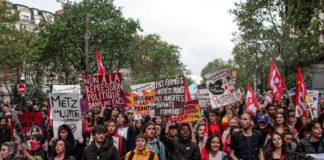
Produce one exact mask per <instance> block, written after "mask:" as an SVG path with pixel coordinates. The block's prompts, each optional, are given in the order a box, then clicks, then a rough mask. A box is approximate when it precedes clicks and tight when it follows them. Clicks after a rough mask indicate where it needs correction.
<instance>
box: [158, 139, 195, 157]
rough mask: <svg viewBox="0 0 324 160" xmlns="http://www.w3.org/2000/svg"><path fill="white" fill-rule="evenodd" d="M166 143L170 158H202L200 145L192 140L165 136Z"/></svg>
mask: <svg viewBox="0 0 324 160" xmlns="http://www.w3.org/2000/svg"><path fill="white" fill-rule="evenodd" d="M164 145H165V146H166V147H165V148H167V149H168V153H166V154H167V155H166V157H167V159H168V160H169V159H170V160H200V149H199V146H198V145H197V144H196V143H194V142H191V140H181V139H171V138H169V137H164Z"/></svg>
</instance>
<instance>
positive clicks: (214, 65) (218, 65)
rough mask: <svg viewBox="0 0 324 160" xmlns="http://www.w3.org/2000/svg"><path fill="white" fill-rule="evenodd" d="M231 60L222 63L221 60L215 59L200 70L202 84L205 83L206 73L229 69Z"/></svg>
mask: <svg viewBox="0 0 324 160" xmlns="http://www.w3.org/2000/svg"><path fill="white" fill-rule="evenodd" d="M231 62H232V61H231V60H228V61H224V60H223V59H221V58H215V59H214V60H213V61H211V62H209V63H208V64H207V65H206V66H205V67H204V68H203V69H202V70H201V74H200V75H201V77H202V78H203V82H202V83H205V81H206V79H205V77H204V76H205V75H206V74H208V73H213V72H216V71H219V70H222V69H231V68H232V66H231Z"/></svg>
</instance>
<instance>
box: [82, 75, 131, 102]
mask: <svg viewBox="0 0 324 160" xmlns="http://www.w3.org/2000/svg"><path fill="white" fill-rule="evenodd" d="M83 84H84V90H85V93H86V96H87V98H88V103H89V108H101V107H113V106H115V105H117V106H119V107H124V105H125V102H124V93H123V89H122V76H121V74H120V73H111V74H105V75H85V76H83Z"/></svg>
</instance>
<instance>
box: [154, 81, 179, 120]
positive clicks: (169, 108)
mask: <svg viewBox="0 0 324 160" xmlns="http://www.w3.org/2000/svg"><path fill="white" fill-rule="evenodd" d="M184 82H185V78H184V77H183V76H180V77H175V78H169V79H164V80H159V81H156V82H155V93H156V95H155V106H156V109H155V115H156V116H164V115H179V114H182V113H183V107H184V102H185V95H184V93H185V91H184Z"/></svg>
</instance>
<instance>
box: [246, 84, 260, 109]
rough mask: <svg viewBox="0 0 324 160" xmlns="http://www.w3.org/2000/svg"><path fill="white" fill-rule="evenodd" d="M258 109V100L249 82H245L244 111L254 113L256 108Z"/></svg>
mask: <svg viewBox="0 0 324 160" xmlns="http://www.w3.org/2000/svg"><path fill="white" fill-rule="evenodd" d="M258 109H259V102H258V99H257V98H256V96H255V94H254V92H253V89H252V88H251V86H250V84H247V93H246V101H245V111H246V112H247V113H250V114H252V115H256V112H257V110H258Z"/></svg>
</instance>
